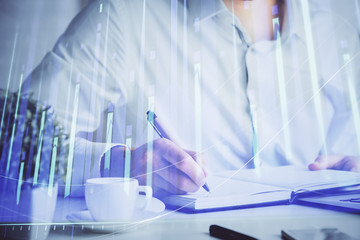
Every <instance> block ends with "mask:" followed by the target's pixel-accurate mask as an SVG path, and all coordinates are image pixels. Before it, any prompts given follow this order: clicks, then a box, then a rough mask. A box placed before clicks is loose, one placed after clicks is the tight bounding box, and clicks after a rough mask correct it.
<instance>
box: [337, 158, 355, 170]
mask: <svg viewBox="0 0 360 240" xmlns="http://www.w3.org/2000/svg"><path fill="white" fill-rule="evenodd" d="M359 165H360V163H359V160H358V159H357V158H356V157H345V158H343V159H342V160H341V161H339V162H338V163H337V164H335V165H334V167H333V169H337V170H343V171H352V172H359Z"/></svg>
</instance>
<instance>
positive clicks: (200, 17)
mask: <svg viewBox="0 0 360 240" xmlns="http://www.w3.org/2000/svg"><path fill="white" fill-rule="evenodd" d="M187 5H188V9H189V12H190V13H191V14H192V16H193V17H194V20H196V21H199V23H200V24H201V23H203V22H205V21H207V20H209V19H211V18H213V17H215V16H217V15H218V14H220V13H223V12H226V11H227V9H226V7H225V5H224V3H223V1H222V0H213V1H209V0H188V4H187Z"/></svg>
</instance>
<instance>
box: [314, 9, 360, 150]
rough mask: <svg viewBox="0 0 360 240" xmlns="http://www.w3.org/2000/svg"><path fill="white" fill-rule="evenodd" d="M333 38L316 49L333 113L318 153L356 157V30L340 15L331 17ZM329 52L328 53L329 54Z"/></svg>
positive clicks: (359, 122) (359, 53)
mask: <svg viewBox="0 0 360 240" xmlns="http://www.w3.org/2000/svg"><path fill="white" fill-rule="evenodd" d="M333 21H334V22H335V24H334V26H333V29H334V33H333V37H332V38H333V39H332V40H329V39H328V40H326V41H324V40H323V41H324V42H328V43H329V44H326V43H325V45H327V46H325V47H323V48H322V50H321V47H320V50H319V55H320V56H322V59H323V60H322V61H323V63H322V65H323V66H325V67H323V76H324V78H323V81H324V84H325V87H324V92H325V94H326V95H327V98H328V100H329V101H330V102H331V104H332V106H333V110H334V115H333V118H332V120H331V123H330V126H329V129H328V132H327V136H326V145H324V148H323V149H322V152H321V153H320V154H342V155H347V156H360V152H359V151H360V116H359V112H360V111H359V103H360V95H359V93H360V84H359V82H360V71H359V67H358V66H359V65H360V47H359V38H358V35H357V32H356V30H355V29H354V28H353V27H352V26H351V25H350V24H349V23H348V22H346V21H345V20H343V19H341V18H340V17H336V16H335V17H334V20H333ZM331 52H332V53H331Z"/></svg>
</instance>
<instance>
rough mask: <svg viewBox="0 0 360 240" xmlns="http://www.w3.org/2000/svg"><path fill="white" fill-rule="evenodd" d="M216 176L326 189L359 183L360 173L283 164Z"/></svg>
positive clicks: (228, 172) (292, 187)
mask: <svg viewBox="0 0 360 240" xmlns="http://www.w3.org/2000/svg"><path fill="white" fill-rule="evenodd" d="M217 176H221V177H224V178H227V177H229V176H232V178H233V179H238V180H242V181H249V182H255V183H262V184H268V185H272V186H278V187H283V188H287V189H292V190H294V191H297V190H300V189H311V190H314V189H327V188H333V187H339V186H348V185H353V184H360V174H359V173H354V172H346V171H337V170H322V171H310V170H308V169H307V167H299V166H283V167H275V168H261V169H258V170H255V169H246V170H240V171H238V172H236V171H227V172H223V173H219V174H218V175H217Z"/></svg>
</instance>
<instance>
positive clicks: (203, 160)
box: [185, 150, 209, 177]
mask: <svg viewBox="0 0 360 240" xmlns="http://www.w3.org/2000/svg"><path fill="white" fill-rule="evenodd" d="M185 152H186V153H187V154H189V155H190V156H191V157H192V158H193V159H194V160H195V162H196V163H197V164H199V166H200V167H201V168H202V170H203V172H204V175H205V177H207V176H208V172H209V171H208V167H207V166H208V162H209V161H208V158H207V156H206V154H204V153H202V152H195V151H191V150H185Z"/></svg>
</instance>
